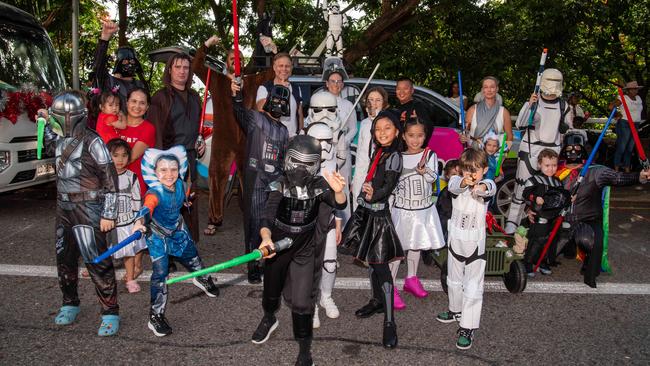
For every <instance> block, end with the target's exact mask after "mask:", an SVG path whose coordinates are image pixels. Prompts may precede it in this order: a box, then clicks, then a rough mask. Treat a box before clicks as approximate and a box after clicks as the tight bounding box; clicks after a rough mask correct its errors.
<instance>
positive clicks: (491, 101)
mask: <svg viewBox="0 0 650 366" xmlns="http://www.w3.org/2000/svg"><path fill="white" fill-rule="evenodd" d="M498 92H499V80H498V79H497V78H495V77H493V76H486V77H484V78H483V80H482V81H481V94H483V99H482V100H481V101H480V102H479V103H477V104H474V105H473V106H471V107H469V109H468V110H467V114H466V115H465V126H466V127H465V128H466V131H465V132H466V133H467V134H461V135H460V142H462V143H463V144H464V143H466V142H468V141H470V140H471V141H472V146H474V147H476V148H481V141H482V140H483V137H484V136H485V135H487V133H488V132H490V131H492V132H494V134H496V135H497V136H499V140H500V141H501V139H503V134H505V135H506V143H507V144H508V145H507V147H508V148H510V146H512V138H513V134H512V121H511V120H510V112H508V110H507V109H506V108H505V107H503V106H502V105H501V103H500V102H499V100H498V99H497V93H498Z"/></svg>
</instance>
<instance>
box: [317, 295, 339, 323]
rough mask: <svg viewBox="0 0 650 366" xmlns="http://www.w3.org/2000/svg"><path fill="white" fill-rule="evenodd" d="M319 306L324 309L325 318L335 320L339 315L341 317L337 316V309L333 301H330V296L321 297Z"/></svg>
mask: <svg viewBox="0 0 650 366" xmlns="http://www.w3.org/2000/svg"><path fill="white" fill-rule="evenodd" d="M320 306H322V307H323V309H325V315H327V317H328V318H330V319H336V318H338V317H339V315H341V314H339V308H338V307H336V304H335V303H334V299H332V297H331V296H328V297H321V299H320Z"/></svg>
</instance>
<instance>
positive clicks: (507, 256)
mask: <svg viewBox="0 0 650 366" xmlns="http://www.w3.org/2000/svg"><path fill="white" fill-rule="evenodd" d="M514 256H515V253H513V252H512V250H507V251H506V258H508V259H510V258H512V257H514Z"/></svg>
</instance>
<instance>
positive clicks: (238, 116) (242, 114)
mask: <svg viewBox="0 0 650 366" xmlns="http://www.w3.org/2000/svg"><path fill="white" fill-rule="evenodd" d="M230 88H231V91H232V97H233V110H234V113H235V120H237V123H238V124H239V127H241V129H242V130H243V131H244V133H245V134H246V160H245V166H244V167H242V171H243V172H244V241H245V245H246V248H245V250H246V253H250V251H251V250H253V249H254V248H255V247H257V244H258V243H259V242H260V236H259V232H260V231H259V230H260V228H261V227H262V226H261V222H262V212H263V210H264V205H265V203H266V201H267V199H268V195H269V192H268V191H267V189H266V188H267V186H268V185H269V184H270V183H271V182H273V181H275V180H276V179H278V178H279V177H280V176H281V175H282V162H283V160H284V152H285V150H286V147H287V140H288V139H289V132H288V131H287V128H286V127H285V126H284V125H283V124H282V123H281V122H280V117H282V116H289V114H290V111H289V97H290V92H289V89H287V88H286V87H284V86H282V85H274V86H273V87H272V88H271V92H270V93H269V95H268V97H267V98H266V103H265V104H264V113H260V112H257V111H252V110H247V109H246V108H244V105H243V101H244V98H243V96H242V94H241V85H239V84H237V82H236V81H235V80H234V79H233V81H232V83H231V84H230ZM248 282H250V283H260V282H262V278H261V269H260V267H259V266H258V262H254V263H249V264H248Z"/></svg>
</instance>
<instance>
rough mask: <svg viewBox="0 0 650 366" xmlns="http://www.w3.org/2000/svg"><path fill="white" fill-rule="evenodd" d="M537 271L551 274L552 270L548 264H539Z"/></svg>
mask: <svg viewBox="0 0 650 366" xmlns="http://www.w3.org/2000/svg"><path fill="white" fill-rule="evenodd" d="M539 272H540V273H541V274H543V275H550V274H553V271H551V269H550V268H549V267H548V266H539Z"/></svg>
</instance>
